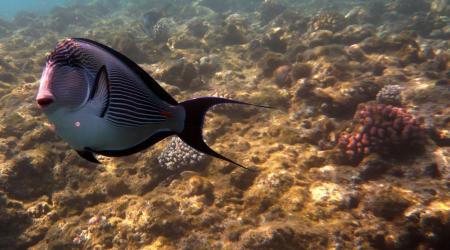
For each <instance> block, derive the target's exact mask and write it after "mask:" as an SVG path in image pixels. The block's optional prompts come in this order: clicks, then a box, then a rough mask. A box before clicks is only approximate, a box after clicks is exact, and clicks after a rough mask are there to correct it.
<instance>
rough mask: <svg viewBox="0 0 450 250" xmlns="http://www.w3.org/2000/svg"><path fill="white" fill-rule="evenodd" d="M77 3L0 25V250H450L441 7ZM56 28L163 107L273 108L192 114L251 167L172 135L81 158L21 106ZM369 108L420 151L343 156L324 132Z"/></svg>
mask: <svg viewBox="0 0 450 250" xmlns="http://www.w3.org/2000/svg"><path fill="white" fill-rule="evenodd" d="M76 2H77V4H76V5H73V6H72V5H70V6H69V5H67V6H62V7H58V8H55V9H53V10H51V11H50V12H49V13H48V14H45V13H32V12H21V13H19V14H17V15H16V16H15V17H14V18H13V19H11V20H6V19H2V18H1V17H0V249H166V250H169V249H225V250H234V249H243V250H244V249H245V250H250V249H252V250H260V249H273V250H275V249H276V250H279V249H296V250H297V249H336V250H337V249H369V250H372V249H436V250H437V249H450V243H449V242H450V241H449V240H448V239H449V238H450V235H449V232H450V221H449V218H450V195H449V191H450V181H449V180H450V143H449V138H450V123H449V122H450V120H449V117H450V108H449V101H448V98H449V96H450V88H449V84H448V83H449V82H450V80H449V77H450V69H449V66H450V65H449V64H450V63H449V62H450V52H449V50H448V48H449V41H448V37H449V30H450V29H449V25H448V23H449V22H448V20H449V14H448V13H450V11H449V5H448V1H442V0H432V1H422V0H421V1H414V0H393V1H385V0H378V1H351V0H342V1H281V0H270V1H238V0H226V1H223V0H208V1H206V0H204V1H175V0H170V1H106V2H108V4H106V2H105V1H76ZM163 2H164V3H163ZM193 2H195V4H194V3H193ZM197 2H198V3H197ZM325 2H326V5H325ZM446 2H447V3H446ZM4 4H6V3H4ZM1 5H2V4H0V8H1ZM148 13H155V15H156V16H155V17H154V18H153V19H151V17H149V16H148V15H147V17H145V15H146V14H148ZM149 18H150V19H149ZM68 37H86V38H89V39H93V40H96V41H99V42H101V43H104V44H106V45H108V46H112V47H113V48H114V49H117V50H118V51H121V52H123V53H125V54H126V55H127V56H129V57H130V58H131V59H133V60H135V61H136V62H137V63H139V64H140V65H141V66H142V68H143V69H144V70H145V71H147V72H148V73H150V74H151V75H152V76H153V77H154V78H155V79H156V80H157V81H158V82H160V83H161V86H163V88H164V89H166V90H167V91H168V92H170V93H171V94H172V95H173V96H174V98H175V99H176V100H178V101H183V100H187V99H191V98H195V97H200V96H207V95H214V96H220V97H225V98H232V99H236V100H239V101H244V102H249V103H254V104H260V105H268V106H271V107H274V108H275V109H263V108H261V109H260V108H255V107H241V106H238V105H225V106H217V107H215V108H214V109H211V110H210V112H208V114H207V119H206V121H205V124H204V134H205V139H206V140H207V142H208V144H209V145H211V147H212V148H214V149H215V150H216V151H218V152H220V153H221V154H223V155H226V156H227V157H229V158H230V159H233V160H235V161H236V162H239V163H241V164H243V165H244V166H247V167H249V168H252V169H257V171H247V170H245V169H242V168H238V167H236V166H234V165H231V164H229V163H227V162H224V161H220V160H217V159H210V158H205V156H204V155H202V154H199V153H198V152H197V151H195V150H193V149H192V148H189V147H187V146H186V145H184V144H182V143H181V141H180V140H179V139H167V140H163V141H162V142H160V143H158V144H156V145H154V146H152V147H151V148H149V149H147V150H144V151H142V152H140V153H137V154H134V155H131V156H127V157H120V158H108V157H99V159H100V160H101V161H102V164H99V165H94V164H91V163H89V162H86V161H85V160H83V159H82V158H80V157H79V156H78V155H77V154H76V153H75V152H74V151H73V150H72V149H70V148H69V147H68V145H67V144H66V143H65V142H64V141H62V140H61V139H60V138H58V137H57V136H56V135H55V133H54V130H53V128H52V126H51V125H50V124H49V123H48V121H47V119H46V118H45V117H44V115H43V114H42V113H41V111H40V110H39V108H38V107H37V106H36V104H35V100H34V98H35V96H36V91H37V88H38V86H39V80H38V79H39V78H40V74H41V73H42V69H43V67H44V63H45V57H46V55H47V53H48V52H49V51H51V50H52V49H53V48H54V46H55V45H56V43H57V42H58V41H59V40H62V39H65V38H68ZM376 102H378V104H374V103H376ZM380 103H382V104H380ZM370 105H394V106H399V108H401V109H402V110H403V111H404V112H407V113H408V114H410V116H411V117H414V118H415V121H416V123H414V124H415V125H417V126H418V127H419V126H420V128H421V131H422V132H423V136H422V137H421V140H420V141H417V142H416V141H414V143H416V144H418V146H420V147H419V148H420V150H414V151H413V150H401V151H402V153H401V154H396V153H393V152H392V151H389V150H386V149H387V148H386V147H383V148H377V150H374V151H373V152H372V151H370V150H367V151H366V152H363V153H361V152H360V153H359V154H358V157H359V158H358V161H353V162H348V158H347V159H346V155H345V152H344V155H343V153H342V152H341V150H340V149H339V147H338V146H337V145H338V143H339V135H341V134H343V133H352V132H354V133H356V134H357V133H359V132H361V131H352V128H355V130H356V127H358V126H355V125H357V124H355V122H356V121H354V120H353V118H352V117H353V115H354V114H355V112H356V111H357V110H358V107H363V106H370ZM375 113H376V112H375ZM375 116H376V117H375V120H380V121H381V120H382V119H379V118H380V117H379V114H378V113H376V114H375ZM408 117H409V115H408ZM361 122H362V121H361ZM385 125H386V124H385ZM385 125H383V124H381V125H377V126H381V127H383V126H385ZM377 132H378V131H377ZM380 133H381V132H380ZM405 133H406V132H405ZM355 139H356V138H355ZM361 139H362V138H361ZM356 141H357V142H359V140H356ZM361 142H362V141H361ZM346 145H347V144H346ZM347 146H349V147H350V149H352V150H353V149H355V150H356V149H358V148H362V149H364V147H363V146H364V145H357V144H352V145H347ZM381 146H385V144H383V145H381ZM403 146H406V145H403ZM408 146H409V145H408ZM406 148H408V149H409V147H405V149H406ZM347 151H349V150H347ZM360 151H361V150H360ZM386 151H388V152H386Z"/></svg>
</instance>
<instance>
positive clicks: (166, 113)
mask: <svg viewBox="0 0 450 250" xmlns="http://www.w3.org/2000/svg"><path fill="white" fill-rule="evenodd" d="M159 113H160V114H161V115H163V116H165V117H167V118H172V117H173V114H172V113H170V112H167V111H161V112H159Z"/></svg>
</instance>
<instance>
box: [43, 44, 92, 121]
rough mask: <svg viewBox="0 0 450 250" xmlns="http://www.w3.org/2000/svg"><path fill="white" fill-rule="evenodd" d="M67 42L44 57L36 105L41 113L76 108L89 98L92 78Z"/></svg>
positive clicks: (78, 55)
mask: <svg viewBox="0 0 450 250" xmlns="http://www.w3.org/2000/svg"><path fill="white" fill-rule="evenodd" d="M76 47H77V44H76V43H75V42H74V41H72V40H70V39H68V40H64V41H62V42H61V43H59V44H58V45H57V47H56V49H55V50H54V51H53V52H51V53H50V55H49V56H48V57H47V61H46V65H45V68H44V71H43V72H42V76H41V79H40V85H39V90H38V93H37V96H36V102H37V104H38V106H39V107H40V108H41V109H42V110H43V112H44V113H46V114H49V113H52V112H54V111H56V110H58V109H65V110H68V111H71V110H74V109H77V108H80V107H81V106H82V105H83V104H85V103H86V100H87V99H88V97H89V89H90V85H92V83H91V82H92V81H93V80H92V79H90V78H92V77H91V76H90V73H89V70H87V69H86V67H85V65H83V61H82V60H80V58H81V57H80V54H81V53H80V51H81V49H80V48H78V49H77V48H76Z"/></svg>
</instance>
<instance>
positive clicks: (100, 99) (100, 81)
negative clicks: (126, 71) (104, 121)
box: [89, 65, 111, 117]
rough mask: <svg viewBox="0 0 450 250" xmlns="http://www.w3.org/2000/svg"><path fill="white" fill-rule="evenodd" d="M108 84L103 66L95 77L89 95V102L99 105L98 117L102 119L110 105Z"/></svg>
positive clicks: (106, 73) (106, 72)
mask: <svg viewBox="0 0 450 250" xmlns="http://www.w3.org/2000/svg"><path fill="white" fill-rule="evenodd" d="M110 89H111V87H110V82H109V79H108V71H107V69H106V66H105V65H103V66H102V67H101V68H100V70H99V71H98V73H97V76H96V77H95V81H94V86H93V88H92V91H91V93H90V98H89V99H90V100H92V101H93V102H95V103H96V105H100V107H101V109H100V113H99V116H100V117H104V116H105V114H106V111H107V110H108V107H109V103H110V98H111V97H110Z"/></svg>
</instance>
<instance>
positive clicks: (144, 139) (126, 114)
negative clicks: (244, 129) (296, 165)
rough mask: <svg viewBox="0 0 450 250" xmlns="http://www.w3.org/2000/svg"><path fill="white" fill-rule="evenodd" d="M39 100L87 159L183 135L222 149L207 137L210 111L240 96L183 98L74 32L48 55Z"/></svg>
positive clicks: (201, 148) (194, 143) (186, 139)
mask: <svg viewBox="0 0 450 250" xmlns="http://www.w3.org/2000/svg"><path fill="white" fill-rule="evenodd" d="M36 101H37V103H38V105H39V106H40V108H41V109H42V111H43V112H44V114H45V115H46V116H47V117H48V119H49V120H50V122H51V123H52V124H54V125H55V129H56V132H57V134H58V135H59V136H60V137H61V138H63V139H64V140H65V141H66V142H68V143H69V144H70V146H71V147H72V148H74V149H75V150H76V151H77V152H78V153H79V154H80V155H81V156H82V157H84V158H85V159H87V160H89V161H92V162H98V161H97V159H96V158H95V155H94V154H100V155H105V156H124V155H130V154H133V153H136V152H139V151H141V150H144V149H146V148H148V147H150V146H152V145H153V144H155V143H157V142H158V141H160V140H162V139H164V138H166V137H168V136H171V135H177V136H179V137H180V138H181V139H182V140H183V141H184V142H185V143H187V144H188V145H190V146H191V147H193V148H194V149H197V150H198V151H200V152H203V153H206V154H209V155H212V156H214V157H217V158H220V159H223V160H226V161H229V162H231V163H234V164H236V165H239V166H241V167H243V166H242V165H240V164H237V163H235V162H234V161H232V160H230V159H228V158H226V157H224V156H222V155H220V154H218V153H217V152H215V151H214V150H212V149H211V148H210V147H209V146H208V145H206V143H205V142H204V140H203V137H202V127H203V120H204V116H205V114H206V111H207V110H208V109H209V108H210V107H211V106H214V105H216V104H221V103H237V104H246V105H251V104H248V103H243V102H239V101H234V100H229V99H224V98H217V97H203V98H197V99H192V100H188V101H185V102H181V103H178V102H177V101H176V100H175V99H174V98H173V97H172V96H170V95H169V94H168V93H167V92H166V91H165V90H164V89H163V88H161V86H160V85H159V84H158V83H157V82H156V81H155V80H154V79H153V78H152V77H151V76H150V75H148V74H147V73H146V72H145V71H144V70H143V69H142V68H140V67H139V66H138V65H137V64H136V63H134V62H133V61H131V60H130V59H128V58H127V57H126V56H124V55H122V54H120V53H119V52H117V51H115V50H113V49H111V48H109V47H107V46H105V45H103V44H100V43H98V42H95V41H92V40H88V39H83V38H72V39H66V40H64V41H62V42H60V43H59V44H58V45H57V47H56V48H55V50H54V51H53V52H52V53H51V54H50V55H49V56H48V58H47V62H46V66H45V69H44V71H43V73H42V77H41V80H40V86H39V90H38V94H37V97H36Z"/></svg>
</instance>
